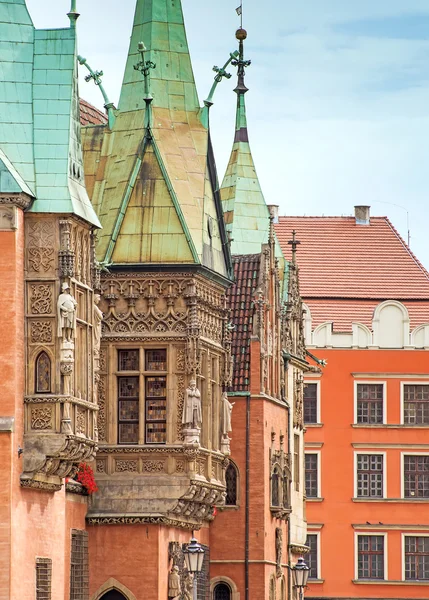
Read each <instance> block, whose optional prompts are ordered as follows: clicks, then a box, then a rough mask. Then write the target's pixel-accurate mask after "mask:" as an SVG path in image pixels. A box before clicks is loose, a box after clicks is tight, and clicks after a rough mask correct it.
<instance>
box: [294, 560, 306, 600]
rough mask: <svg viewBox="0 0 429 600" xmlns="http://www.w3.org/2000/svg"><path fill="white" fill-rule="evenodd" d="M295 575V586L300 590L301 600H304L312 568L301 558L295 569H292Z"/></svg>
mask: <svg viewBox="0 0 429 600" xmlns="http://www.w3.org/2000/svg"><path fill="white" fill-rule="evenodd" d="M291 571H292V575H293V586H294V587H295V588H296V589H297V590H298V594H299V600H304V589H305V588H306V587H307V581H308V574H309V572H310V568H309V567H308V566H307V564H306V562H305V560H304V559H303V558H302V557H301V558H298V562H297V563H296V565H295V566H294V567H291Z"/></svg>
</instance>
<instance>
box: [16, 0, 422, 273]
mask: <svg viewBox="0 0 429 600" xmlns="http://www.w3.org/2000/svg"><path fill="white" fill-rule="evenodd" d="M239 3H240V0H216V1H215V2H208V1H207V0H202V1H201V0H182V4H183V10H184V14H185V21H186V25H187V34H188V42H189V46H190V50H191V55H192V59H193V66H194V73H195V78H196V82H197V86H198V91H199V95H200V101H201V102H202V100H203V99H204V98H206V97H207V95H208V92H209V89H210V87H211V85H212V82H213V76H214V73H213V71H212V67H213V66H214V65H223V64H224V62H225V61H226V60H227V58H228V56H229V53H230V52H232V51H233V50H235V49H236V40H235V35H234V33H235V30H236V29H237V27H238V26H239V18H238V17H237V14H236V12H235V8H236V7H237V6H238V5H239ZM27 5H28V7H29V10H30V12H31V15H32V17H33V20H34V23H35V25H36V27H61V26H67V23H68V19H67V17H66V16H65V15H66V13H67V12H68V10H69V9H70V0H27ZM77 8H78V10H79V12H80V13H81V17H80V19H79V21H78V28H79V53H80V54H82V55H83V56H85V57H86V58H87V60H88V63H89V64H90V65H91V67H92V68H93V69H99V70H103V71H104V74H105V75H104V79H103V83H104V85H105V88H106V90H107V92H108V95H109V97H110V99H111V100H112V101H114V102H117V101H118V99H119V92H120V87H121V81H122V76H123V71H124V67H125V61H126V56H127V52H128V45H129V38H130V34H131V27H132V21H133V15H134V8H135V0H121V2H118V1H117V0H77ZM243 19H244V21H243V26H244V27H245V28H246V29H247V31H248V39H247V41H246V54H247V58H249V59H251V60H252V65H251V67H249V69H248V70H247V74H246V85H247V87H248V88H249V89H250V91H249V93H248V94H247V95H246V102H247V113H248V126H249V137H250V144H251V148H252V153H253V157H254V160H255V164H256V169H257V172H258V176H259V179H260V181H261V185H262V189H263V191H264V195H265V199H266V201H267V203H268V204H279V205H280V214H281V215H286V214H287V215H351V214H353V210H354V209H353V207H354V206H355V205H357V204H368V205H370V206H371V214H372V215H387V216H388V217H389V219H390V220H391V221H392V222H393V224H394V226H395V227H396V228H397V230H398V231H399V232H400V234H401V235H402V236H403V238H404V239H405V240H406V239H407V236H408V224H409V230H410V234H411V249H412V250H413V252H414V253H415V254H416V255H417V257H418V258H419V260H420V261H421V262H422V263H423V264H424V265H425V266H426V268H429V211H428V209H427V206H428V190H429V175H428V174H429V169H428V165H429V2H428V1H427V0H359V1H356V0H349V1H345V0H323V1H321V0H305V1H303V0H264V2H261V1H260V0H243ZM231 72H232V73H233V69H232V70H231ZM83 75H85V73H82V77H81V87H80V95H81V97H83V98H85V99H86V100H88V101H89V102H92V103H93V104H95V105H96V106H98V107H100V108H102V105H103V101H102V98H101V94H100V92H99V90H98V89H97V88H96V86H95V85H94V84H93V83H92V82H91V83H85V81H84V79H83ZM234 79H235V77H234V76H233V78H232V79H230V80H224V81H223V82H222V84H220V86H219V87H218V90H217V92H216V96H215V99H214V106H213V108H212V109H211V127H212V136H213V143H214V148H215V154H216V159H217V166H218V172H219V177H220V179H222V176H223V174H224V172H225V168H226V165H227V162H228V159H229V154H230V151H231V147H232V142H233V135H234V124H235V94H234V93H233V88H234V87H235V81H234ZM407 222H408V224H407Z"/></svg>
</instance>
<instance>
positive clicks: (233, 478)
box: [225, 463, 237, 506]
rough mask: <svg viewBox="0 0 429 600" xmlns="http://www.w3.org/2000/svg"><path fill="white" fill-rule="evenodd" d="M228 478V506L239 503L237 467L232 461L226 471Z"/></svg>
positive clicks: (226, 477) (226, 478)
mask: <svg viewBox="0 0 429 600" xmlns="http://www.w3.org/2000/svg"><path fill="white" fill-rule="evenodd" d="M225 480H226V499H225V504H226V505H227V506H235V505H236V504H237V468H236V466H235V465H233V464H232V463H230V464H229V465H228V468H227V470H226V473H225Z"/></svg>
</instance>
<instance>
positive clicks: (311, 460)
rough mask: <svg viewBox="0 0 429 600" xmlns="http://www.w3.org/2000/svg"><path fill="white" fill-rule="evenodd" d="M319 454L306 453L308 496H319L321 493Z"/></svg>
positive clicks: (306, 487)
mask: <svg viewBox="0 0 429 600" xmlns="http://www.w3.org/2000/svg"><path fill="white" fill-rule="evenodd" d="M318 463H319V455H318V454H306V455H305V493H306V495H307V498H317V497H318V495H319V485H318V477H319V469H318V466H319V465H318Z"/></svg>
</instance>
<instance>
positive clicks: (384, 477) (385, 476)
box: [353, 451, 387, 500]
mask: <svg viewBox="0 0 429 600" xmlns="http://www.w3.org/2000/svg"><path fill="white" fill-rule="evenodd" d="M362 454H363V455H370V456H374V455H375V456H382V457H383V496H369V499H370V500H371V499H372V498H378V499H379V500H381V499H383V498H387V456H386V452H372V451H370V452H365V451H364V452H361V451H359V452H354V457H353V459H354V460H353V464H354V488H353V497H354V498H359V499H362V500H365V499H366V498H367V496H358V489H357V457H358V456H359V455H362Z"/></svg>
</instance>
